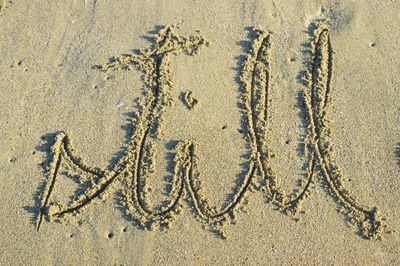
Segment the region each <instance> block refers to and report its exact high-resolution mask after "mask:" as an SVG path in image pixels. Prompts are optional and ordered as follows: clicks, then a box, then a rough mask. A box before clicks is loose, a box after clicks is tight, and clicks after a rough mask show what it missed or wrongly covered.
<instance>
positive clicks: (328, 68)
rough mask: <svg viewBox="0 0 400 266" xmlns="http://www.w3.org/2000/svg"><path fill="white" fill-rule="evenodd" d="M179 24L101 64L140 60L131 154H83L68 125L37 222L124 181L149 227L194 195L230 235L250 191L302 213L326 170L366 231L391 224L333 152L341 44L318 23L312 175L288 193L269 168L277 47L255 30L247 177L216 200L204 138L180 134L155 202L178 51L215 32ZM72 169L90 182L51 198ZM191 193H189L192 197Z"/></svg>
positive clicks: (310, 98)
mask: <svg viewBox="0 0 400 266" xmlns="http://www.w3.org/2000/svg"><path fill="white" fill-rule="evenodd" d="M175 31H176V29H175V28H174V27H165V28H164V29H162V30H160V32H159V33H158V35H157V36H156V38H155V43H154V45H153V47H152V48H151V49H146V50H140V51H139V52H138V53H136V54H129V55H125V56H123V57H119V58H114V59H113V60H111V62H110V63H108V64H105V65H102V66H99V67H97V68H99V69H100V70H101V71H104V72H108V71H113V70H117V69H132V68H133V67H135V68H137V69H139V70H140V71H141V72H142V74H143V80H144V83H145V84H144V99H143V100H142V106H141V107H140V108H139V111H138V112H137V115H136V117H135V119H133V121H132V123H133V125H134V128H135V130H134V132H133V134H132V136H131V138H130V142H129V144H127V147H125V149H124V151H125V154H124V156H123V157H122V158H121V159H120V160H119V161H118V162H117V163H116V164H115V165H114V167H113V169H112V170H103V169H99V168H94V167H90V166H88V165H87V164H85V163H84V162H83V161H82V159H81V158H80V157H78V156H77V155H76V152H75V151H74V149H73V148H72V145H71V142H70V136H69V135H68V134H66V133H60V134H58V136H57V137H56V141H55V144H54V147H53V150H52V156H53V159H52V163H51V165H50V167H49V169H48V172H47V173H48V176H47V178H48V179H47V183H46V187H45V190H44V193H43V197H42V200H41V206H40V213H39V216H38V221H37V229H38V230H39V228H40V225H41V224H42V222H43V220H44V219H45V218H46V219H47V220H48V221H52V220H59V221H60V220H64V219H67V220H68V219H71V217H74V216H77V215H78V214H80V213H82V212H83V211H84V210H85V209H86V208H87V207H89V206H90V205H91V204H92V203H95V202H96V201H99V200H101V199H103V200H104V199H105V198H106V197H107V196H108V195H110V193H111V192H112V191H113V190H114V189H115V188H116V185H117V184H119V185H120V186H122V199H121V201H122V202H123V206H124V209H125V211H126V214H127V215H129V216H130V217H131V218H133V219H134V220H135V221H136V223H137V224H138V225H139V226H140V227H141V228H144V229H156V228H160V229H166V228H168V227H169V226H170V225H171V223H172V222H173V221H174V220H175V219H176V218H177V216H178V214H179V213H180V210H181V209H182V208H183V205H184V203H185V202H187V203H188V204H189V205H190V206H191V208H192V210H193V212H194V213H195V216H196V218H197V219H198V220H199V221H200V222H201V223H202V224H203V225H204V227H207V228H209V229H210V230H212V231H214V232H216V233H218V234H219V235H220V236H221V237H223V238H224V237H226V232H225V230H224V227H223V225H224V224H225V223H227V222H232V223H233V222H235V217H236V215H237V213H238V211H240V210H241V209H242V208H243V205H244V203H245V202H246V201H247V199H248V197H249V195H250V193H251V192H255V191H260V192H263V193H264V194H265V196H266V197H267V199H268V201H269V202H271V203H272V204H274V205H276V206H277V207H278V209H279V210H280V211H282V212H283V213H286V214H289V215H291V216H293V215H295V214H296V213H297V212H298V211H299V210H300V208H301V203H302V202H303V201H304V199H305V198H307V196H308V195H309V194H310V191H311V189H312V188H313V187H314V185H315V183H316V179H317V178H319V179H320V181H321V182H319V183H321V184H323V187H324V189H325V190H326V191H327V192H328V193H329V194H330V195H331V196H332V198H333V199H334V200H335V202H336V203H337V205H338V207H339V210H340V212H341V213H342V214H344V215H345V216H346V217H347V218H348V220H349V221H350V222H351V223H353V224H354V225H356V226H357V227H358V229H359V234H360V235H361V236H362V237H364V238H366V239H377V238H380V235H381V234H382V232H383V230H384V228H385V224H384V220H385V219H383V218H381V216H380V214H379V212H378V210H377V209H376V208H368V207H365V206H362V205H361V204H360V203H358V202H357V201H356V200H355V199H354V198H353V197H352V196H351V195H350V193H349V191H348V190H346V189H345V188H344V186H343V180H344V179H345V178H344V176H343V174H342V172H341V170H340V169H339V167H338V166H337V164H336V162H335V159H334V152H333V146H332V144H331V143H330V142H329V141H328V137H329V134H330V133H329V132H330V130H329V128H330V122H329V121H328V120H327V119H326V117H325V116H326V111H327V109H326V108H327V106H328V104H329V102H330V94H331V93H330V92H331V89H332V88H331V82H332V77H333V67H332V64H333V58H332V57H333V50H332V44H331V41H330V36H329V31H328V28H327V26H326V25H325V24H324V23H319V25H317V27H316V29H315V31H314V36H313V38H314V40H313V43H312V59H311V60H312V61H311V64H310V69H309V70H308V74H307V76H306V80H307V86H306V88H305V89H304V90H303V91H302V94H301V95H302V100H303V103H304V106H305V109H306V117H307V119H306V121H307V123H308V127H307V132H306V137H305V146H306V152H305V153H304V157H305V163H304V164H305V165H306V169H307V177H306V179H305V180H304V181H302V180H300V185H299V186H298V187H297V188H296V189H295V190H294V192H292V193H291V194H288V195H287V194H285V193H284V191H282V189H281V188H279V185H278V183H279V182H278V178H277V174H276V173H275V171H274V170H273V169H272V168H271V163H270V158H271V152H270V151H269V149H268V145H267V144H268V141H269V139H270V134H271V128H270V125H271V123H270V117H269V108H270V102H271V99H270V93H271V90H272V88H271V85H270V64H271V60H270V53H269V51H270V49H271V34H270V33H268V32H264V31H260V30H256V31H255V34H256V35H257V37H256V38H255V39H254V40H253V44H252V49H251V53H250V54H249V55H248V57H247V59H246V62H245V64H244V67H243V73H242V75H241V77H240V81H241V86H242V87H243V90H242V91H243V94H242V98H241V100H242V108H243V110H242V111H243V114H244V117H245V123H246V130H245V132H246V133H245V135H246V136H245V137H246V140H247V141H248V143H249V144H250V145H249V146H250V147H251V148H250V157H249V158H250V159H249V161H248V167H247V170H246V172H245V173H243V177H242V179H243V180H242V182H241V184H240V185H239V187H238V188H237V189H236V191H235V193H234V194H233V195H232V197H230V199H229V200H228V201H227V202H226V204H225V205H224V207H223V208H221V209H219V210H218V209H217V208H216V207H215V206H210V204H209V202H208V200H207V198H206V197H205V196H204V189H203V186H202V184H201V180H200V176H201V175H200V172H199V171H198V164H199V159H198V149H197V147H198V145H197V144H196V142H195V140H187V141H181V142H180V143H179V144H178V145H177V147H176V149H175V159H174V171H173V172H174V173H173V174H174V176H173V179H172V181H171V182H172V183H171V190H170V193H169V196H170V200H169V201H168V202H167V203H165V204H164V205H163V206H162V207H160V208H159V209H157V210H153V209H152V208H150V207H149V206H150V203H149V199H148V196H147V197H146V195H148V193H149V192H150V191H151V186H152V183H151V182H150V180H151V178H150V177H151V175H152V174H153V173H154V171H155V152H156V151H155V144H154V140H155V138H157V136H159V134H161V133H162V130H163V129H162V127H163V124H164V121H163V114H164V111H165V108H167V107H169V106H171V102H172V99H171V96H170V91H171V89H172V88H173V86H174V82H173V74H172V71H171V58H172V57H173V56H176V55H179V54H181V53H184V54H186V55H195V54H196V53H198V52H199V50H200V49H201V48H202V47H203V46H207V45H208V42H207V41H206V40H205V39H204V38H202V37H201V36H189V37H184V36H180V35H177V34H176V33H175ZM182 100H183V101H184V102H185V105H187V107H188V108H189V109H191V108H193V107H194V106H195V105H196V104H197V100H195V99H194V98H193V96H192V93H191V92H187V93H186V94H184V95H182ZM63 168H65V169H68V171H71V172H73V174H69V175H70V176H78V178H79V181H80V182H81V184H84V183H85V184H89V186H86V187H85V188H84V189H82V188H80V190H81V191H83V192H82V193H80V194H77V196H74V197H72V198H71V200H70V202H69V203H67V204H60V203H57V202H53V201H51V196H52V193H53V192H54V191H53V190H54V187H55V183H56V181H57V176H58V175H60V173H61V169H63ZM185 200H186V201H185Z"/></svg>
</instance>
